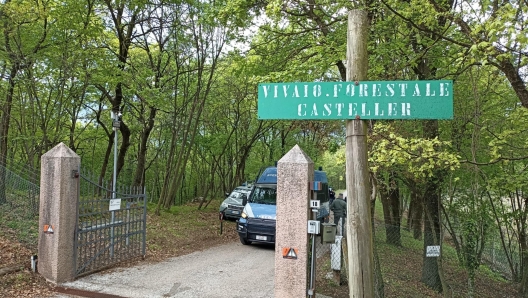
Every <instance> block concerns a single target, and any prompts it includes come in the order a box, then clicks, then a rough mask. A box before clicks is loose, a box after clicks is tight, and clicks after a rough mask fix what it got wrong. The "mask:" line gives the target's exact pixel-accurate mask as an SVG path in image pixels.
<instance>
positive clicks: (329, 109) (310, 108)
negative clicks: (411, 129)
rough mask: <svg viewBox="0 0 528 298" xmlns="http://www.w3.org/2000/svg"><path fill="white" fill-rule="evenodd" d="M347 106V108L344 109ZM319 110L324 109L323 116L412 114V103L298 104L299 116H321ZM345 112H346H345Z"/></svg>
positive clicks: (395, 115)
mask: <svg viewBox="0 0 528 298" xmlns="http://www.w3.org/2000/svg"><path fill="white" fill-rule="evenodd" d="M344 107H346V108H347V109H344ZM319 110H321V111H322V115H323V116H332V115H337V116H348V117H355V116H360V117H365V116H371V115H374V116H385V115H389V116H392V117H397V116H407V117H410V116H411V103H409V102H389V103H388V104H386V105H380V103H378V102H363V103H357V102H352V103H348V106H346V104H345V103H337V104H331V103H321V104H320V103H313V104H311V105H307V104H305V103H301V104H298V105H297V115H298V116H299V117H305V116H306V115H310V116H319ZM343 112H344V113H343Z"/></svg>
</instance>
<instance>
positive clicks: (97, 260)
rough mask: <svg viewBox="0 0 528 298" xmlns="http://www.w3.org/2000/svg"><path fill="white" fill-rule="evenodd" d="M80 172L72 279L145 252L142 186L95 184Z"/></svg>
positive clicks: (144, 206) (144, 205)
mask: <svg viewBox="0 0 528 298" xmlns="http://www.w3.org/2000/svg"><path fill="white" fill-rule="evenodd" d="M94 177H96V176H95V175H92V176H91V175H90V174H89V173H88V172H86V171H83V170H81V178H82V179H81V181H80V196H79V211H78V228H77V229H76V243H75V252H76V261H77V264H76V276H82V275H86V274H89V273H92V272H95V271H99V270H101V269H104V268H107V267H110V266H112V265H114V264H117V263H120V262H123V261H126V260H130V259H133V258H136V257H144V256H145V253H146V221H147V196H146V194H145V191H144V190H145V189H144V188H143V187H119V188H118V189H117V190H116V193H115V194H114V192H113V190H112V187H111V184H109V183H107V184H103V185H100V184H101V183H96V182H95V181H97V180H95V178H94Z"/></svg>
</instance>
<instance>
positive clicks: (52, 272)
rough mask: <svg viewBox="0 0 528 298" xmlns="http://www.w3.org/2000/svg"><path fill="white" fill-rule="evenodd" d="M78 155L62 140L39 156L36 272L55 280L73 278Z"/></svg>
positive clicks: (65, 280)
mask: <svg viewBox="0 0 528 298" xmlns="http://www.w3.org/2000/svg"><path fill="white" fill-rule="evenodd" d="M80 163H81V158H80V157H79V156H78V155H77V154H76V153H75V152H73V150H71V149H70V148H68V147H67V146H66V145H64V144H63V143H60V144H58V145H57V146H55V147H54V148H53V149H51V150H50V151H48V152H46V153H45V154H44V155H42V157H41V169H40V209H39V238H38V267H37V268H38V272H39V273H40V274H41V275H42V276H43V277H44V278H46V280H47V281H49V282H52V283H55V284H58V283H63V282H67V281H72V280H73V279H74V278H75V245H74V241H75V225H76V221H77V205H78V196H79V166H80Z"/></svg>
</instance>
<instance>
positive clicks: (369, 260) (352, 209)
mask: <svg viewBox="0 0 528 298" xmlns="http://www.w3.org/2000/svg"><path fill="white" fill-rule="evenodd" d="M347 32H348V33H347V81H351V82H357V83H359V82H361V81H366V79H367V69H368V54H367V35H368V16H367V12H366V11H364V10H352V11H350V12H349V13H348V31H347ZM345 156H346V188H347V204H348V206H347V207H348V213H347V220H346V231H347V240H346V241H347V247H348V251H347V253H348V287H349V289H350V290H349V291H350V292H349V293H350V297H374V257H373V256H374V253H373V243H372V241H373V239H372V226H371V219H370V182H369V173H368V159H367V123H366V122H365V121H364V120H361V119H359V116H357V117H356V119H354V120H347V122H346V153H345Z"/></svg>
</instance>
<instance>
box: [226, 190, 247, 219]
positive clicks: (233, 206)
mask: <svg viewBox="0 0 528 298" xmlns="http://www.w3.org/2000/svg"><path fill="white" fill-rule="evenodd" d="M250 192H251V187H247V186H239V187H237V188H235V189H234V190H233V191H232V192H231V193H230V194H229V195H228V196H227V198H226V199H225V200H224V201H223V202H222V204H220V210H219V211H220V213H222V216H223V217H224V218H227V219H238V218H239V217H240V214H241V213H242V210H243V209H244V205H242V198H243V196H244V195H245V196H246V197H248V196H249V193H250Z"/></svg>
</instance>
